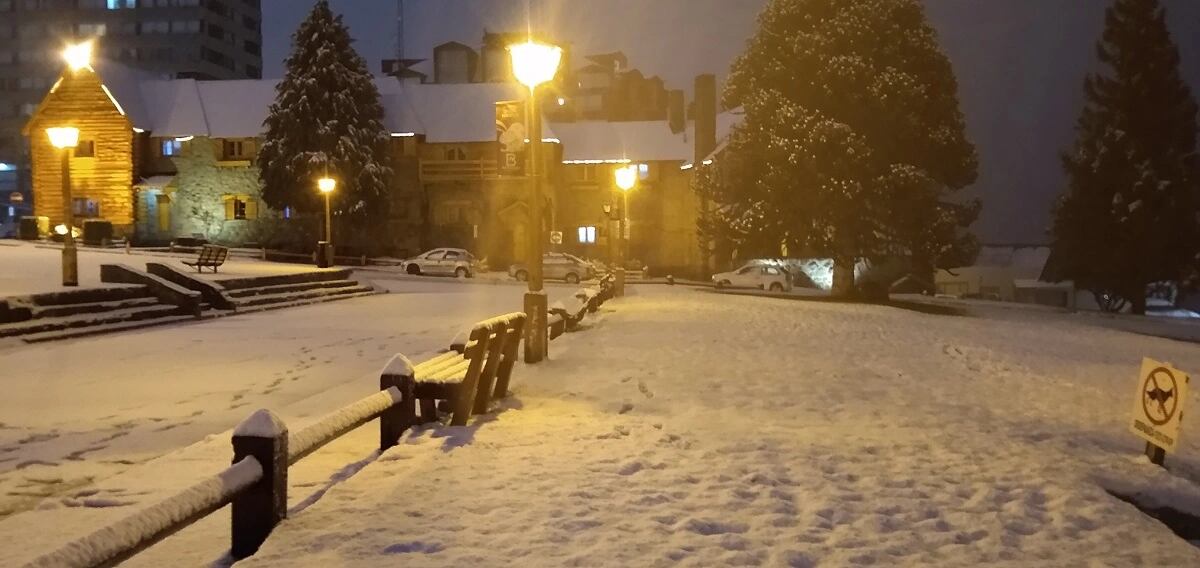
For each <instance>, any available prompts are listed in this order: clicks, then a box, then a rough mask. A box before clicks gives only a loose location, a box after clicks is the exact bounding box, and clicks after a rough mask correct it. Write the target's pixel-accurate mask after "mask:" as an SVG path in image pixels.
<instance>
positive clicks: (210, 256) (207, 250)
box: [183, 245, 229, 274]
mask: <svg viewBox="0 0 1200 568" xmlns="http://www.w3.org/2000/svg"><path fill="white" fill-rule="evenodd" d="M228 257H229V249H228V248H225V247H222V246H217V245H204V246H203V247H201V248H200V256H197V257H196V260H195V261H188V260H185V261H183V263H184V264H186V265H188V266H190V267H192V268H195V269H196V272H203V271H204V269H205V268H211V269H212V271H213V274H216V272H217V268H219V267H220V266H221V265H222V264H225V259H226V258H228Z"/></svg>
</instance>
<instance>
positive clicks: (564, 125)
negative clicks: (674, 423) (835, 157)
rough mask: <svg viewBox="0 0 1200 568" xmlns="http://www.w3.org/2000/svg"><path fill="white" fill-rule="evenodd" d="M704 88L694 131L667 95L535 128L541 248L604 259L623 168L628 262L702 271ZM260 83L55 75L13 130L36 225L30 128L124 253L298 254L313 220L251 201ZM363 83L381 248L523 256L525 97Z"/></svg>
mask: <svg viewBox="0 0 1200 568" xmlns="http://www.w3.org/2000/svg"><path fill="white" fill-rule="evenodd" d="M705 77H708V79H707V80H705V79H703V78H702V79H701V80H698V82H697V89H698V90H697V93H698V97H699V99H700V100H702V101H704V103H703V104H697V105H696V107H695V108H697V109H701V108H709V109H713V110H712V113H711V116H709V117H708V119H707V120H705V119H704V118H701V120H699V121H691V120H687V119H686V117H685V109H684V108H683V101H682V97H679V98H678V100H677V102H676V101H675V99H674V98H673V102H675V104H673V105H672V107H673V108H672V109H671V116H670V117H668V119H666V120H640V121H625V122H613V121H608V120H565V121H564V120H554V117H553V116H551V117H548V120H547V121H546V123H545V129H544V140H545V141H546V142H547V144H546V145H545V148H546V152H545V158H546V164H545V167H544V169H543V171H544V172H545V183H544V184H543V187H544V188H545V195H546V199H547V200H548V201H549V205H550V206H549V207H548V208H547V211H548V213H547V215H548V218H547V222H548V225H549V227H550V230H551V231H553V232H554V233H561V237H562V238H561V243H560V244H554V245H552V246H550V247H548V248H549V250H561V251H564V252H571V253H574V254H578V255H580V256H583V257H586V258H594V259H600V260H609V259H610V258H612V257H613V256H614V254H615V252H616V249H615V246H616V244H617V239H616V238H615V237H616V234H617V222H616V219H617V218H618V217H617V216H618V215H619V208H618V204H619V203H620V199H619V193H618V190H617V189H616V187H615V184H614V181H613V180H614V174H613V171H614V169H615V168H616V167H619V166H621V165H625V164H635V165H636V166H637V167H638V169H639V178H640V181H639V184H638V187H637V188H636V189H635V190H634V191H633V192H632V193H631V195H630V198H629V209H630V214H629V220H630V229H629V235H630V242H629V257H630V258H634V259H637V260H639V261H641V262H642V263H643V264H644V265H647V266H649V267H650V268H651V269H652V270H654V271H660V272H664V273H667V272H669V273H672V274H677V275H696V274H698V273H699V272H701V271H702V270H703V266H704V261H703V259H702V258H701V255H700V245H699V242H698V238H697V232H696V221H697V218H698V215H699V211H700V207H701V204H700V203H698V200H697V198H696V197H695V194H694V192H693V191H692V189H691V176H692V174H693V169H692V167H691V164H692V163H693V162H695V161H696V160H697V156H699V157H704V156H707V155H709V154H710V153H711V151H712V150H713V149H714V148H715V146H716V141H717V138H718V137H719V136H723V135H724V133H725V132H727V131H728V129H729V128H730V127H731V126H732V124H733V123H734V122H735V121H736V116H734V115H731V114H728V113H726V114H722V115H721V116H720V117H717V116H716V114H715V108H716V103H715V101H716V87H715V82H713V81H711V76H705ZM275 84H276V81H274V80H228V81H197V80H193V79H161V78H155V77H153V76H149V75H147V74H144V73H140V72H138V71H133V70H130V69H127V68H124V67H121V66H119V65H115V64H99V63H98V64H97V66H96V68H95V69H94V70H93V69H90V68H85V69H82V70H79V71H74V72H73V71H70V70H67V71H65V72H64V74H63V76H62V77H61V79H60V80H59V81H58V82H57V83H56V84H55V85H54V87H53V88H52V89H51V90H50V92H49V93H48V94H47V95H46V97H45V98H44V100H43V101H42V102H41V104H40V105H39V106H38V108H37V109H36V110H35V112H34V113H33V115H32V116H31V118H30V120H29V122H28V124H27V125H26V127H25V129H24V134H25V136H26V137H27V138H28V140H29V142H30V145H31V148H32V155H33V160H32V168H33V176H32V177H33V194H34V199H33V201H34V204H33V205H34V214H35V215H38V216H45V217H49V220H50V226H55V225H57V224H60V223H61V222H62V197H61V189H60V188H61V178H60V177H59V176H60V174H59V170H60V162H59V158H58V154H57V153H56V150H55V149H54V148H53V147H51V146H50V144H49V141H48V139H47V136H46V135H45V129H46V128H48V127H51V126H64V125H71V126H76V127H78V128H79V129H80V140H81V142H80V146H79V148H78V149H77V150H76V151H75V154H74V156H73V157H72V158H71V160H70V168H71V181H72V194H73V203H72V207H73V211H74V214H75V215H76V217H77V218H79V219H88V218H95V219H105V220H108V221H110V222H112V224H113V226H114V230H115V232H116V233H117V234H118V235H121V236H126V237H129V238H130V239H132V240H133V241H134V243H136V244H159V243H165V242H167V241H170V240H171V239H172V238H173V237H175V236H179V235H193V234H200V235H203V236H205V237H206V238H208V239H209V240H212V241H215V242H220V243H225V244H230V245H234V246H241V245H249V246H267V247H272V248H292V249H299V250H309V249H311V247H312V243H313V241H315V236H314V235H313V233H314V232H315V225H316V223H315V220H314V219H311V218H301V216H299V215H293V213H292V212H291V211H287V210H285V211H275V210H272V209H271V208H269V207H267V206H266V205H265V204H264V203H263V202H262V200H261V196H260V187H259V182H258V171H257V167H256V165H255V161H256V157H257V149H258V146H259V144H260V137H261V135H262V131H263V126H262V124H263V120H264V119H265V118H266V116H267V113H268V109H269V107H270V104H271V103H272V102H273V100H274V97H275ZM376 86H377V88H378V90H379V93H380V99H381V103H382V105H383V107H384V110H385V118H384V125H385V127H386V128H387V129H388V131H389V132H390V133H391V135H392V138H391V140H392V143H391V158H392V166H393V169H394V171H395V176H394V181H393V188H392V203H391V212H390V222H389V231H388V234H389V236H388V240H387V242H386V243H384V248H385V252H386V253H389V254H392V255H395V256H399V257H407V256H410V255H414V254H417V253H419V252H421V251H422V250H425V249H426V248H432V247H438V246H456V247H463V248H467V249H469V250H471V251H473V252H474V253H475V254H476V255H478V256H481V257H486V258H488V259H489V261H490V263H491V265H492V266H493V267H494V268H501V269H502V268H503V267H505V266H507V265H508V264H509V263H511V262H514V261H518V260H526V259H525V256H526V253H525V249H526V246H527V245H526V242H527V239H528V230H529V229H528V227H529V221H528V202H527V198H528V183H527V180H526V178H523V177H512V176H506V175H504V174H503V173H502V172H500V171H499V169H498V167H497V157H498V151H499V143H498V141H497V125H496V103H497V102H500V101H514V100H521V99H523V97H524V96H525V93H526V92H527V91H526V90H525V89H523V88H521V87H520V86H518V85H516V84H514V83H511V82H474V83H446V84H432V83H423V82H418V81H415V80H404V79H401V78H397V77H380V78H377V79H376ZM551 102H552V101H551ZM697 124H699V125H700V128H699V131H698V130H697V127H696V125H697ZM706 124H707V125H709V126H706ZM335 195H336V194H335ZM79 222H80V221H77V223H79ZM298 228H300V229H303V228H307V233H306V232H305V230H297V229H298ZM298 235H299V236H298ZM548 237H549V235H548ZM557 240H558V239H555V241H557Z"/></svg>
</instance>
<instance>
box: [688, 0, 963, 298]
mask: <svg viewBox="0 0 1200 568" xmlns="http://www.w3.org/2000/svg"><path fill="white" fill-rule="evenodd" d="M957 91H958V85H957V81H956V80H955V77H954V72H953V69H952V68H951V66H950V62H949V61H948V60H947V58H946V57H945V55H943V54H942V53H941V51H940V48H939V45H938V42H937V37H936V34H935V32H934V31H933V29H932V27H930V26H929V24H928V23H927V21H926V19H925V13H924V9H923V7H922V6H921V4H920V2H919V1H918V0H858V1H855V2H846V1H844V0H772V1H771V2H770V3H769V4H768V5H767V7H766V8H765V10H764V11H763V13H762V14H761V15H760V16H759V22H758V30H757V32H756V34H755V35H754V37H752V38H751V40H750V42H749V45H748V48H747V51H746V53H744V54H743V55H742V56H740V57H739V58H738V59H737V61H736V62H735V63H734V66H733V70H732V72H731V74H730V78H729V82H728V84H727V85H726V90H725V94H724V101H723V102H724V105H725V106H726V108H736V107H742V108H743V109H744V112H745V120H744V121H743V123H742V124H741V125H740V126H739V127H738V128H736V129H735V131H734V133H733V134H732V136H731V139H730V143H729V145H728V146H727V150H726V152H725V154H724V155H723V156H722V159H721V160H719V161H717V162H716V164H715V167H714V168H713V169H714V170H716V171H715V172H710V173H706V174H703V175H701V176H700V177H699V182H698V184H697V185H698V190H699V191H700V192H701V194H702V195H705V196H707V197H709V198H711V199H713V200H714V202H715V209H716V211H715V212H714V214H713V216H712V220H711V222H710V223H708V224H707V226H705V227H702V230H703V231H705V232H707V233H708V234H709V235H710V236H716V237H718V238H725V239H729V240H733V241H735V244H736V245H737V246H739V247H744V246H745V245H747V244H749V245H750V247H749V248H751V249H755V248H759V247H763V246H769V245H770V244H771V243H773V244H774V246H775V247H776V250H777V247H778V244H779V243H780V242H781V241H783V242H786V243H787V245H788V248H789V250H793V251H795V250H804V251H808V252H810V253H814V254H825V255H829V256H831V257H832V258H834V260H835V263H836V266H837V267H838V270H837V272H836V275H835V281H836V282H837V284H835V292H839V293H844V292H846V291H847V290H846V285H847V279H846V275H848V274H849V268H850V267H851V266H853V264H854V263H855V262H856V261H857V260H859V259H863V258H878V257H881V256H885V255H894V254H908V255H910V256H911V258H912V259H913V262H914V264H915V265H917V266H919V267H922V271H923V272H926V274H925V276H926V277H927V278H931V277H932V273H933V268H934V267H938V266H941V267H949V266H955V265H957V264H958V263H961V262H962V261H963V260H964V259H965V260H968V261H969V260H970V259H971V258H972V257H973V255H974V253H975V251H976V250H977V245H976V244H975V241H974V239H973V237H971V236H970V235H969V234H966V233H965V230H964V229H965V227H967V226H968V225H970V223H972V222H973V221H974V219H975V217H976V216H977V215H978V212H979V207H978V203H976V202H969V201H961V202H958V203H955V202H951V201H950V200H949V199H948V197H949V196H950V194H951V193H952V192H954V191H956V190H958V189H961V188H963V187H966V186H968V185H970V184H971V183H974V181H975V178H976V175H977V174H976V171H977V158H976V155H975V149H974V147H973V146H972V145H971V143H970V142H969V141H968V140H967V139H966V134H965V132H964V130H965V126H964V120H963V116H962V112H961V111H960V110H959V106H958V93H957Z"/></svg>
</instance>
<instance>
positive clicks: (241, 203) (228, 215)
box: [222, 195, 258, 221]
mask: <svg viewBox="0 0 1200 568" xmlns="http://www.w3.org/2000/svg"><path fill="white" fill-rule="evenodd" d="M222 200H224V201H225V220H226V221H235V220H242V219H257V218H258V201H257V200H255V199H254V198H253V197H250V196H249V195H226V196H223V197H222Z"/></svg>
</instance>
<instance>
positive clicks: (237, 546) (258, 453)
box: [230, 410, 288, 560]
mask: <svg viewBox="0 0 1200 568" xmlns="http://www.w3.org/2000/svg"><path fill="white" fill-rule="evenodd" d="M248 457H252V458H254V459H256V460H258V463H259V464H260V465H262V470H263V474H262V479H259V480H258V483H255V484H254V485H251V486H250V487H249V488H247V489H246V490H245V491H243V492H241V493H240V494H238V495H236V496H234V498H233V504H232V514H231V516H232V521H233V522H232V523H231V524H232V535H231V536H232V541H233V542H232V546H231V547H230V553H231V554H232V555H233V557H234V558H236V559H238V560H241V559H243V558H247V557H249V556H252V555H253V554H254V553H255V552H258V547H260V546H262V543H263V542H266V540H267V536H268V535H270V534H271V530H272V529H274V528H275V525H278V524H279V523H280V521H282V520H283V519H285V518H287V470H288V431H287V426H285V425H284V424H283V421H282V420H280V419H279V417H278V416H275V415H274V414H272V413H271V411H269V410H259V411H258V412H255V413H254V414H251V415H250V417H249V418H247V419H246V420H244V421H243V422H242V423H241V424H239V425H238V427H237V428H235V429H234V431H233V463H238V462H240V461H242V460H243V459H245V458H248Z"/></svg>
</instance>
